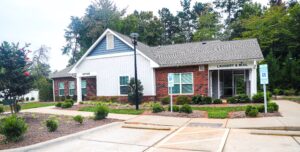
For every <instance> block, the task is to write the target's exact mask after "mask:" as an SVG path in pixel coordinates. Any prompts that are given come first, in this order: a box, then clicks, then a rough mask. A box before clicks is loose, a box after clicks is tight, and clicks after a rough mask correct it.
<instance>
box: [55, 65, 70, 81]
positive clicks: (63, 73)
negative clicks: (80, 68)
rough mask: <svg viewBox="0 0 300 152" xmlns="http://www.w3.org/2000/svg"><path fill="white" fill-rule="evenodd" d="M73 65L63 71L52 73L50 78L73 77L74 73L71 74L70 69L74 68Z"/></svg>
mask: <svg viewBox="0 0 300 152" xmlns="http://www.w3.org/2000/svg"><path fill="white" fill-rule="evenodd" d="M73 66H74V65H71V66H69V67H66V68H65V69H63V70H61V71H58V72H53V73H51V74H50V78H51V79H53V78H64V77H72V74H70V73H69V71H70V70H71V69H72V68H73Z"/></svg>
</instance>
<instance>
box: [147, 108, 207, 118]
mask: <svg viewBox="0 0 300 152" xmlns="http://www.w3.org/2000/svg"><path fill="white" fill-rule="evenodd" d="M143 115H156V116H167V117H184V118H207V112H206V111H198V110H194V111H193V113H190V114H187V113H180V112H170V111H163V112H158V113H152V112H151V111H145V112H144V113H143Z"/></svg>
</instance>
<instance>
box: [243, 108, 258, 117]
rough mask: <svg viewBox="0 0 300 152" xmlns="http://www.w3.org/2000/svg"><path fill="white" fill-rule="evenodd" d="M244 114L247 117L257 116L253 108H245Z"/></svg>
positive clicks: (256, 110)
mask: <svg viewBox="0 0 300 152" xmlns="http://www.w3.org/2000/svg"><path fill="white" fill-rule="evenodd" d="M245 114H246V116H249V117H256V116H257V115H258V109H257V108H256V107H254V106H247V108H246V111H245Z"/></svg>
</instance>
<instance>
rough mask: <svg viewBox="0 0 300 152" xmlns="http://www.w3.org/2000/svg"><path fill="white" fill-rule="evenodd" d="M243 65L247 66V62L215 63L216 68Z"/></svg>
mask: <svg viewBox="0 0 300 152" xmlns="http://www.w3.org/2000/svg"><path fill="white" fill-rule="evenodd" d="M244 66H248V64H246V63H243V62H241V63H237V64H219V65H217V68H228V67H244Z"/></svg>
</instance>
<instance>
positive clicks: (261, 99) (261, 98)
mask: <svg viewBox="0 0 300 152" xmlns="http://www.w3.org/2000/svg"><path fill="white" fill-rule="evenodd" d="M270 97H271V94H270V92H267V101H269V100H270ZM252 102H254V103H264V93H263V92H258V93H257V94H255V95H253V96H252Z"/></svg>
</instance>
